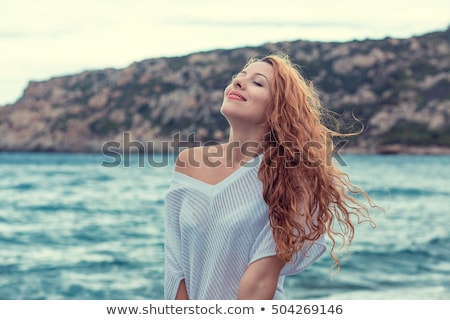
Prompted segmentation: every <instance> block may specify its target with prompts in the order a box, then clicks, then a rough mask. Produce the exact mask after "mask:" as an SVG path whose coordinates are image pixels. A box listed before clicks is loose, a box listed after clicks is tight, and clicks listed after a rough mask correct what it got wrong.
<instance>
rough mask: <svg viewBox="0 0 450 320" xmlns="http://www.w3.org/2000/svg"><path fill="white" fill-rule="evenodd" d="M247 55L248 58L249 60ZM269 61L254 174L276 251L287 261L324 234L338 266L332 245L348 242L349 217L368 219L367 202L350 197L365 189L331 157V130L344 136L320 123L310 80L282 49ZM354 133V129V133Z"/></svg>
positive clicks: (351, 230)
mask: <svg viewBox="0 0 450 320" xmlns="http://www.w3.org/2000/svg"><path fill="white" fill-rule="evenodd" d="M254 61H255V60H254V59H252V60H251V61H249V64H250V63H252V62H254ZM256 61H263V62H266V63H269V64H270V65H272V67H273V71H274V77H273V80H272V81H271V88H270V89H271V94H272V102H271V104H270V105H269V107H268V109H267V121H268V126H269V133H268V134H267V135H266V136H265V137H264V141H263V165H262V166H261V168H260V169H259V178H260V180H261V181H262V184H263V197H264V200H265V202H266V203H267V205H268V206H269V215H270V222H271V227H272V232H273V235H274V238H275V241H276V244H277V255H278V256H279V257H280V258H281V259H282V260H284V261H285V262H289V261H290V260H291V259H292V257H293V256H294V254H296V253H297V252H299V251H301V250H302V249H305V248H306V247H307V246H308V245H309V244H311V242H313V241H316V240H317V239H319V237H320V236H322V235H323V234H327V235H328V237H329V238H330V239H331V242H332V247H331V252H330V255H331V258H332V259H333V260H334V262H335V266H337V268H338V270H339V269H340V261H339V258H338V256H337V254H336V251H335V247H336V244H337V242H338V241H337V240H338V239H339V242H341V243H342V247H344V246H346V247H348V246H350V244H351V242H352V240H353V237H354V223H353V221H352V219H351V217H352V216H353V217H356V219H357V222H358V223H361V222H363V221H369V222H370V223H371V224H372V225H373V226H374V225H375V224H374V222H373V220H372V219H371V217H370V215H369V212H368V206H366V205H364V204H363V203H361V202H360V201H357V200H356V199H355V197H354V195H356V194H360V195H363V196H364V197H365V199H366V200H367V201H368V203H369V205H370V206H372V207H375V205H373V203H372V202H371V200H370V198H369V197H368V195H367V194H366V193H365V192H364V191H363V190H361V189H360V188H358V187H356V186H354V185H353V184H352V183H351V181H350V179H349V177H348V176H347V175H346V174H345V173H344V172H343V171H341V170H340V169H339V168H338V167H337V166H335V165H333V163H332V159H331V156H332V150H333V142H332V137H334V136H345V135H349V134H340V133H338V132H336V131H333V130H331V129H329V128H327V127H326V126H325V125H324V124H323V120H324V119H326V117H325V116H326V115H327V112H326V110H325V109H324V108H323V107H322V105H321V103H320V99H319V96H318V93H317V91H316V89H315V88H314V86H313V85H312V83H311V82H308V81H306V80H305V79H304V77H303V76H302V75H301V73H300V71H299V69H298V68H297V67H296V66H295V65H294V64H293V63H292V62H291V61H290V60H289V58H288V57H287V56H284V55H270V56H267V57H265V58H263V59H259V60H256ZM356 134H357V133H356Z"/></svg>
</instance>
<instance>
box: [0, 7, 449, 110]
mask: <svg viewBox="0 0 450 320" xmlns="http://www.w3.org/2000/svg"><path fill="white" fill-rule="evenodd" d="M448 26H450V1H448V0H428V1H416V0H377V1H373V0H372V1H364V0H339V1H336V0H329V1H325V0H310V1H302V0H273V1H262V0H260V1H254V0H239V1H237V0H223V1H215V0H209V1H208V0H206V1H200V0H189V1H186V0H158V1H155V0H126V1H125V0H76V1H74V0H72V1H64V0H14V1H11V0H2V1H1V2H0V105H5V104H8V103H13V102H15V101H16V100H17V99H18V98H19V97H20V96H21V95H22V93H23V90H24V89H25V88H26V86H27V84H28V82H29V81H30V80H33V81H43V80H47V79H49V78H51V77H55V76H62V75H68V74H76V73H80V72H82V71H85V70H96V69H103V68H125V67H127V66H128V65H130V64H131V63H133V62H135V61H141V60H144V59H148V58H158V57H171V56H180V55H186V54H190V53H194V52H198V51H207V50H213V49H219V48H227V49H230V48H238V47H242V46H253V45H255V46H256V45H261V44H264V43H267V42H279V41H293V40H312V41H340V42H345V41H351V40H355V39H358V40H364V39H383V38H385V37H393V38H409V37H411V36H414V35H422V34H425V33H428V32H433V31H443V30H445V29H447V27H448Z"/></svg>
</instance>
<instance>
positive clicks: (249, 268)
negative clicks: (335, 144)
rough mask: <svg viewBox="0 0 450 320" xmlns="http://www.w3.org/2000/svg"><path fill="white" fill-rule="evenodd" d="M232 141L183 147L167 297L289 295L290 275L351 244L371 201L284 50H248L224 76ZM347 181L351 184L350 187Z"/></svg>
mask: <svg viewBox="0 0 450 320" xmlns="http://www.w3.org/2000/svg"><path fill="white" fill-rule="evenodd" d="M221 112H222V114H223V115H224V116H225V117H226V119H227V120H228V122H229V124H230V135H229V140H228V142H227V143H224V144H220V145H216V146H209V147H197V148H192V149H186V150H183V151H182V152H181V153H180V154H179V155H178V158H177V162H176V165H175V169H174V172H173V178H172V184H171V186H170V188H169V190H168V193H167V195H166V221H165V234H166V238H165V257H166V261H165V299H202V300H204V299H214V300H223V299H285V295H284V292H283V283H284V278H285V276H286V275H290V274H294V273H298V272H301V271H302V270H304V269H305V268H306V267H308V266H309V265H311V264H312V263H313V262H314V261H315V260H317V259H318V258H319V257H320V256H321V255H322V254H323V253H324V252H325V250H326V247H325V236H328V237H329V238H330V239H331V243H332V247H331V251H330V253H331V257H332V259H333V260H334V261H335V262H336V264H337V266H338V267H339V266H340V264H339V259H338V257H337V255H336V253H335V250H334V247H335V245H336V239H338V240H339V239H343V242H344V244H346V245H350V243H351V241H352V239H353V233H354V224H353V222H352V220H351V218H350V217H351V215H355V216H356V217H357V219H358V222H360V221H361V220H368V221H371V219H370V216H369V214H368V208H367V206H365V205H363V204H361V203H360V202H358V201H357V200H355V199H354V198H353V197H352V196H351V194H352V193H355V192H356V193H360V194H362V195H363V196H365V197H366V199H367V200H368V201H369V204H371V202H370V199H369V198H368V197H367V195H366V193H365V192H364V191H362V190H360V189H358V188H356V187H354V186H353V185H352V184H351V182H350V181H349V180H348V178H347V176H346V175H345V174H344V173H343V172H341V171H340V170H339V169H338V168H337V167H336V166H334V165H333V164H332V162H331V153H332V141H331V137H332V136H334V135H336V134H337V133H336V132H334V131H332V130H330V129H328V128H327V127H325V126H324V125H323V124H322V122H321V120H322V117H323V115H324V109H323V108H322V106H321V104H320V101H319V99H318V95H317V92H316V90H315V89H314V88H313V86H312V85H311V84H310V83H308V82H307V81H305V79H304V78H303V77H302V76H301V74H300V72H299V71H298V70H297V68H296V67H295V66H294V65H293V64H292V63H291V61H290V60H289V59H288V58H287V57H285V56H283V55H270V56H267V57H265V58H263V59H259V60H251V61H249V63H248V64H247V65H246V66H245V67H244V68H243V69H242V71H241V72H239V73H238V74H237V75H236V76H235V77H234V78H233V80H232V81H231V83H230V84H229V85H228V86H227V88H226V89H225V92H224V99H223V104H222V107H221ZM349 191H350V192H349Z"/></svg>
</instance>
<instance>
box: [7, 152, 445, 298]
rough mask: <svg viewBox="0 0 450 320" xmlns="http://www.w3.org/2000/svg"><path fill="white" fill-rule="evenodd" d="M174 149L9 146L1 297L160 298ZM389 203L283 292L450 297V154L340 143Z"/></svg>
mask: <svg viewBox="0 0 450 320" xmlns="http://www.w3.org/2000/svg"><path fill="white" fill-rule="evenodd" d="M173 160H174V156H173V155H171V154H152V155H145V156H142V155H141V154H134V155H126V154H122V155H120V156H117V157H116V158H114V159H112V158H111V157H110V156H109V157H108V156H105V155H102V154H81V153H67V154H65V153H20V152H18V153H0V299H4V300H9V299H10V300H28V299H38V300H41V299H42V300H50V299H51V300H58V299H63V300H70V299H74V300H75V299H77V300H103V299H104V300H141V299H146V300H147V299H150V300H161V299H163V273H164V225H163V220H164V197H165V193H166V191H167V189H168V187H169V184H170V179H171V173H172V170H173V162H174V161H173ZM337 160H339V161H338V163H337V165H339V166H340V167H341V169H342V170H344V171H345V172H347V173H348V174H349V176H350V178H351V180H352V182H353V183H354V184H355V185H357V186H359V187H361V188H362V189H364V190H366V191H367V193H368V194H369V196H370V197H371V198H372V200H373V201H374V202H375V203H376V204H377V205H379V206H380V207H382V208H383V209H384V212H383V211H379V210H371V215H372V217H373V219H374V221H375V222H376V226H375V227H373V226H371V225H370V224H368V223H362V224H357V225H356V227H355V238H354V240H353V244H352V246H351V247H350V250H349V251H348V252H346V251H342V255H341V259H342V267H341V270H340V271H339V272H336V270H335V269H333V268H332V266H333V261H332V260H331V258H330V257H329V252H326V253H325V254H324V255H323V256H322V257H321V258H320V259H319V260H318V261H317V262H315V263H314V264H313V265H311V266H310V267H309V268H308V269H306V270H305V271H304V272H302V273H300V274H297V275H293V276H289V277H287V278H286V282H285V290H286V298H287V299H292V300H308V299H315V300H316V299H323V300H330V299H339V300H340V299H348V300H351V299H354V300H360V299H364V300H380V299H383V300H405V299H406V300H412V299H414V300H440V299H450V156H448V155H441V156H440V155H433V156H431V155H414V156H411V155H355V154H347V155H340V158H339V159H337Z"/></svg>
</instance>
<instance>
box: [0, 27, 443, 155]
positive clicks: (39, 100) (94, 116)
mask: <svg viewBox="0 0 450 320" xmlns="http://www.w3.org/2000/svg"><path fill="white" fill-rule="evenodd" d="M277 51H283V52H285V53H287V54H288V55H289V56H290V57H291V58H292V59H293V60H294V62H296V63H297V64H299V65H300V66H301V67H302V70H303V73H304V74H305V76H306V77H307V78H309V79H311V80H313V81H314V82H315V83H316V85H317V87H318V88H319V90H320V93H321V96H322V99H323V102H324V105H325V106H327V107H328V108H330V109H331V110H333V111H335V112H337V113H338V114H341V115H343V116H344V118H349V115H350V114H351V113H353V114H354V115H355V116H356V117H357V118H358V119H360V120H361V121H362V123H363V124H364V126H365V130H364V132H363V133H362V134H361V135H359V136H358V137H357V138H353V139H352V140H351V141H350V143H349V144H348V145H347V147H346V148H347V150H353V151H358V152H371V153H374V152H375V153H399V152H407V153H443V152H449V150H450V121H449V120H450V28H449V29H447V30H446V31H442V32H433V33H429V34H425V35H422V36H417V37H412V38H408V39H392V38H386V39H383V40H365V41H352V42H346V43H337V42H336V43H330V42H327V43H325V42H310V41H293V42H280V43H268V44H265V45H262V46H260V47H246V48H237V49H231V50H214V51H210V52H200V53H193V54H190V55H187V56H182V57H169V58H156V59H148V60H144V61H140V62H135V63H133V64H131V65H130V66H129V67H127V68H124V69H105V70H94V71H85V72H82V73H79V74H75V75H67V76H63V77H55V78H52V79H49V80H48V81H42V82H34V81H31V82H30V83H29V85H28V87H27V88H26V89H25V91H24V93H23V96H22V97H21V98H20V99H19V100H18V101H17V102H15V103H14V104H11V105H7V106H4V107H1V108H0V137H1V138H0V151H55V152H99V151H101V149H102V146H103V147H104V145H105V143H107V142H117V143H119V144H120V148H128V147H129V146H130V145H127V143H126V142H127V141H141V142H142V143H143V144H144V145H146V144H147V142H153V144H154V146H156V147H158V146H159V147H158V148H160V147H164V146H165V144H164V141H166V142H167V141H169V142H170V141H172V140H174V138H173V137H174V135H176V134H177V133H179V134H180V135H181V139H187V138H188V137H189V138H190V139H191V140H196V141H201V142H202V143H206V142H210V141H223V140H224V139H226V137H227V134H228V132H227V127H228V125H227V122H226V121H225V119H224V118H223V117H222V115H221V114H220V112H219V108H220V105H221V101H222V98H223V89H224V87H225V86H226V85H227V83H228V82H229V81H230V78H231V76H232V74H234V73H236V72H237V71H239V70H240V68H241V67H242V66H243V65H244V64H245V62H246V61H247V59H248V58H249V57H250V56H254V55H263V54H267V53H272V52H277ZM344 151H345V150H344Z"/></svg>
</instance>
